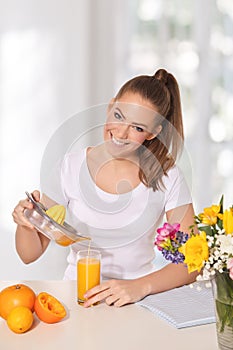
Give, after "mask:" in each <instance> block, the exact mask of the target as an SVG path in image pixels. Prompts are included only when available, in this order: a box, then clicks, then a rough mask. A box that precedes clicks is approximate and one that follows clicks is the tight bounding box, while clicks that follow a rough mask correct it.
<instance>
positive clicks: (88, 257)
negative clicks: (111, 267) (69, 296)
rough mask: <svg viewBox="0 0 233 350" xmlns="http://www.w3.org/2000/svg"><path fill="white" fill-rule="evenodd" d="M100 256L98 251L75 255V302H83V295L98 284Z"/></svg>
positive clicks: (86, 251) (90, 250)
mask: <svg viewBox="0 0 233 350" xmlns="http://www.w3.org/2000/svg"><path fill="white" fill-rule="evenodd" d="M100 261H101V254H100V252H99V251H98V250H93V249H89V250H88V249H86V250H80V251H79V252H78V254H77V291H78V293H77V294H78V295H77V301H78V303H79V304H80V305H83V303H84V302H85V300H86V299H85V298H84V294H85V293H86V291H88V290H89V289H91V288H93V287H95V286H97V285H98V284H100Z"/></svg>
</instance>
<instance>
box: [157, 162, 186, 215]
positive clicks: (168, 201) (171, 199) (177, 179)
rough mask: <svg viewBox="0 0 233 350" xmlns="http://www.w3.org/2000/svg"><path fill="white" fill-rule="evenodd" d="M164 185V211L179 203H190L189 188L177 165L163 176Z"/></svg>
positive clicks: (175, 206) (177, 205)
mask: <svg viewBox="0 0 233 350" xmlns="http://www.w3.org/2000/svg"><path fill="white" fill-rule="evenodd" d="M163 182H164V185H165V188H166V190H165V212H167V211H168V210H171V209H174V208H177V207H179V206H181V205H185V204H189V203H192V197H191V193H190V189H189V187H188V185H187V182H186V180H185V178H184V175H183V173H182V171H181V170H180V169H179V167H178V166H174V167H173V168H172V169H170V170H169V171H168V174H167V176H164V178H163Z"/></svg>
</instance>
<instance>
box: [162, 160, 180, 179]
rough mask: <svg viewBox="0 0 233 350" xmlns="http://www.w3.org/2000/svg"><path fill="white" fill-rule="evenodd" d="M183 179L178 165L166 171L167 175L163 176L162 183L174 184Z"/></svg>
mask: <svg viewBox="0 0 233 350" xmlns="http://www.w3.org/2000/svg"><path fill="white" fill-rule="evenodd" d="M183 178H184V174H183V171H182V170H181V169H180V167H179V166H178V165H176V164H175V165H173V166H172V167H171V168H170V169H169V170H168V171H167V174H164V175H163V182H164V183H171V182H172V183H174V182H175V181H177V180H182V179H183Z"/></svg>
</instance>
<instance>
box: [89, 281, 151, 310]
mask: <svg viewBox="0 0 233 350" xmlns="http://www.w3.org/2000/svg"><path fill="white" fill-rule="evenodd" d="M145 289H146V288H145V283H143V282H142V281H141V279H135V280H109V281H106V282H103V283H101V284H100V285H98V286H96V287H94V288H92V289H90V290H88V291H87V292H86V294H85V298H87V300H86V301H85V303H84V307H88V306H91V305H93V304H95V303H97V302H99V301H102V300H105V303H106V304H107V305H114V306H118V307H119V306H123V305H125V304H130V303H135V302H136V301H138V300H140V299H142V298H144V297H145V296H146V295H147V292H146V291H145Z"/></svg>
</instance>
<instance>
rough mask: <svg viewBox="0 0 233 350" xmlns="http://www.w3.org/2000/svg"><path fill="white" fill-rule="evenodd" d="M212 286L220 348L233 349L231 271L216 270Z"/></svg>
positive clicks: (232, 288) (232, 289)
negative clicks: (220, 271)
mask: <svg viewBox="0 0 233 350" xmlns="http://www.w3.org/2000/svg"><path fill="white" fill-rule="evenodd" d="M212 288H213V296H214V300H215V313H216V330H217V340H218V346H219V349H221V350H233V280H232V279H231V278H230V277H229V273H228V272H223V273H219V272H216V274H215V277H214V278H213V279H212Z"/></svg>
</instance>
